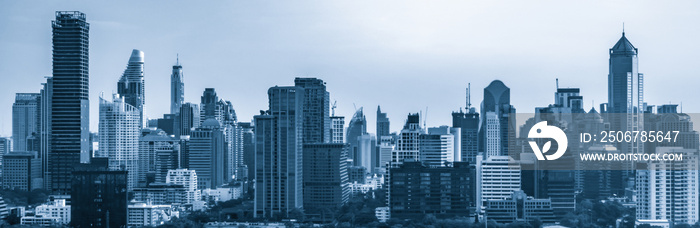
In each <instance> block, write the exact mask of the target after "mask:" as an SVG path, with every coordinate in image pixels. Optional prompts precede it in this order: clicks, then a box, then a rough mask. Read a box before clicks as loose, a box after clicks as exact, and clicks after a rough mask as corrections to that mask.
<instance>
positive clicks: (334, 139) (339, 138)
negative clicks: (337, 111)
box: [330, 116, 345, 143]
mask: <svg viewBox="0 0 700 228" xmlns="http://www.w3.org/2000/svg"><path fill="white" fill-rule="evenodd" d="M330 135H331V143H345V117H344V116H331V130H330Z"/></svg>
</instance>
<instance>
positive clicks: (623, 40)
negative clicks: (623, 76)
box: [610, 32, 637, 55]
mask: <svg viewBox="0 0 700 228" xmlns="http://www.w3.org/2000/svg"><path fill="white" fill-rule="evenodd" d="M610 54H611V55H613V54H618V55H628V54H632V55H636V54H637V48H635V47H634V45H632V42H630V41H629V40H628V39H627V37H625V32H622V37H620V40H618V41H617V43H615V46H613V47H612V48H610Z"/></svg>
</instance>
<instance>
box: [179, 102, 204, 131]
mask: <svg viewBox="0 0 700 228" xmlns="http://www.w3.org/2000/svg"><path fill="white" fill-rule="evenodd" d="M199 117H200V116H199V105H197V104H192V103H189V102H188V103H184V104H182V105H181V106H180V112H178V114H177V120H176V123H177V124H179V126H178V127H177V129H179V130H180V132H179V133H177V134H175V136H177V137H181V136H185V135H190V134H191V133H192V131H193V130H194V129H197V128H198V127H199V123H200V120H199Z"/></svg>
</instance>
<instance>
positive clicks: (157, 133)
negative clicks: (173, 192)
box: [137, 129, 180, 187]
mask: <svg viewBox="0 0 700 228" xmlns="http://www.w3.org/2000/svg"><path fill="white" fill-rule="evenodd" d="M138 151H139V153H138V156H139V159H138V169H139V172H138V184H137V186H139V187H145V186H148V184H150V183H153V182H158V183H165V177H166V175H167V174H168V170H171V169H177V168H180V158H179V155H180V144H179V140H177V139H176V138H175V137H172V136H170V135H167V134H166V133H165V132H164V131H162V130H160V129H156V130H153V129H143V130H142V136H141V137H139V147H138Z"/></svg>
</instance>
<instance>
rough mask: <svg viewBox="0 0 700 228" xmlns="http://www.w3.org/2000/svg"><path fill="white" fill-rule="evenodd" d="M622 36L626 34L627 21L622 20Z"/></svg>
mask: <svg viewBox="0 0 700 228" xmlns="http://www.w3.org/2000/svg"><path fill="white" fill-rule="evenodd" d="M622 36H625V22H624V21H623V22H622Z"/></svg>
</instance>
